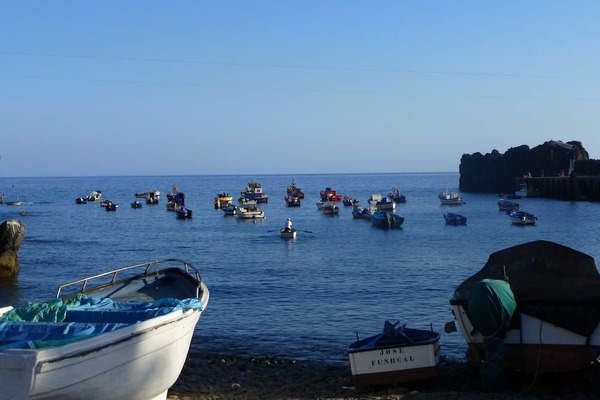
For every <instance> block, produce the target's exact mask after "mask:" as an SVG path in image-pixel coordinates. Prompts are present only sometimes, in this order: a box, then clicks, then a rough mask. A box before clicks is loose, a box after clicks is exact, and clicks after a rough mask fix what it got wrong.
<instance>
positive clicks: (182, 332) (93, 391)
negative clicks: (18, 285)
mask: <svg viewBox="0 0 600 400" xmlns="http://www.w3.org/2000/svg"><path fill="white" fill-rule="evenodd" d="M56 297H57V298H55V299H52V300H50V301H48V302H44V303H29V304H27V305H26V306H22V307H16V308H13V307H3V308H0V387H1V388H2V390H1V391H0V399H2V400H5V399H6V400H7V399H80V398H82V397H83V398H86V399H89V400H104V399H140V400H164V399H166V398H167V391H168V389H169V388H170V387H171V386H172V385H173V384H174V383H175V381H176V380H177V378H178V377H179V374H180V373H181V371H182V369H183V366H184V363H185V361H186V358H187V354H188V351H189V347H190V343H191V340H192V336H193V334H194V329H195V327H196V324H197V322H198V320H199V318H200V315H201V314H202V312H203V310H204V309H205V308H206V306H207V304H208V300H209V291H208V288H207V287H206V285H205V284H204V283H203V282H202V281H201V279H200V273H199V272H198V271H197V270H196V269H195V268H194V267H193V266H192V265H191V264H189V263H187V262H185V261H182V260H177V259H168V260H157V261H150V262H148V263H143V264H137V265H131V266H128V267H124V268H119V269H115V270H112V271H108V272H104V273H101V274H98V275H94V276H90V277H87V278H84V279H80V280H77V281H74V282H71V283H67V284H65V285H62V286H60V287H59V288H58V291H57V293H56Z"/></svg>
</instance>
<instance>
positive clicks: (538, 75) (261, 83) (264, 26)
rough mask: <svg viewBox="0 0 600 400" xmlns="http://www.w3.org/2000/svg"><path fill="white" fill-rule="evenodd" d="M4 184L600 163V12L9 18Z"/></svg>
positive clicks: (505, 5)
mask: <svg viewBox="0 0 600 400" xmlns="http://www.w3.org/2000/svg"><path fill="white" fill-rule="evenodd" d="M0 7H1V8H0V10H1V11H0V177H45V176H115V175H117V176H118V175H125V176H138V175H142V176H151V175H204V174H210V175H213V174H250V175H257V174H320V173H411V172H453V171H456V172H458V170H459V166H460V159H461V157H462V155H463V154H473V153H476V152H480V153H482V154H485V153H489V152H491V151H492V150H498V151H499V152H501V153H503V152H505V151H506V150H508V149H509V148H511V147H517V146H520V145H528V146H530V147H535V146H537V145H539V144H542V143H544V142H546V141H548V140H562V141H564V142H566V141H570V140H578V141H581V142H582V144H583V146H584V148H585V149H586V150H587V151H588V153H589V155H590V158H593V159H598V158H600V135H598V133H597V130H598V128H599V127H600V90H599V89H600V40H599V38H600V24H599V23H598V21H599V20H600V2H598V1H584V0H582V1H576V2H573V1H558V0H545V1H504V2H489V1H427V0H415V1H403V0H391V1H388V0H373V1H350V0H347V1H338V0H325V1H323V0H319V1H316V0H303V1H289V0H278V1H260V0H258V1H255V0H252V1H247V0H245V1H236V0H232V1H227V0H225V1H152V0H150V1H112V0H103V1H79V0H78V1H61V0H57V1H8V0H2V1H1V2H0Z"/></svg>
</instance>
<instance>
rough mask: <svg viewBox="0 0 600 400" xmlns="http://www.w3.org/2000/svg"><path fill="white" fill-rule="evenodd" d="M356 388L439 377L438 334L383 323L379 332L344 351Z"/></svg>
mask: <svg viewBox="0 0 600 400" xmlns="http://www.w3.org/2000/svg"><path fill="white" fill-rule="evenodd" d="M348 357H349V359H350V369H351V372H352V379H353V381H354V384H355V385H356V386H357V387H360V386H371V385H395V384H398V383H405V382H413V381H421V380H429V379H432V378H435V377H436V376H438V374H439V363H440V334H439V333H438V332H434V331H433V330H425V329H414V328H407V327H406V326H405V325H404V324H400V322H399V321H397V322H396V323H393V324H392V323H391V322H389V321H386V322H385V325H384V328H383V332H382V333H380V334H377V335H374V336H370V337H368V338H365V339H362V340H357V341H356V342H354V343H352V344H351V345H350V346H349V347H348Z"/></svg>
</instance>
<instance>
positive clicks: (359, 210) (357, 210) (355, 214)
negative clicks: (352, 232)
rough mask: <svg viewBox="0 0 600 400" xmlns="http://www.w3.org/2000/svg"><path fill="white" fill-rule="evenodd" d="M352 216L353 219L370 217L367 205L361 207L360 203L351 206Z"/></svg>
mask: <svg viewBox="0 0 600 400" xmlns="http://www.w3.org/2000/svg"><path fill="white" fill-rule="evenodd" d="M352 218H354V219H369V218H371V210H369V209H368V208H367V207H361V206H360V204H356V205H355V206H354V207H352Z"/></svg>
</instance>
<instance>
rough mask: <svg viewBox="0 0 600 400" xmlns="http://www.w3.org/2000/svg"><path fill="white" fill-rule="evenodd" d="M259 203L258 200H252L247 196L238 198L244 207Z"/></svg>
mask: <svg viewBox="0 0 600 400" xmlns="http://www.w3.org/2000/svg"><path fill="white" fill-rule="evenodd" d="M257 203H258V202H257V201H256V200H250V199H247V198H245V197H240V198H239V199H238V204H239V205H240V206H242V207H247V206H255V205H256V204H257Z"/></svg>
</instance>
